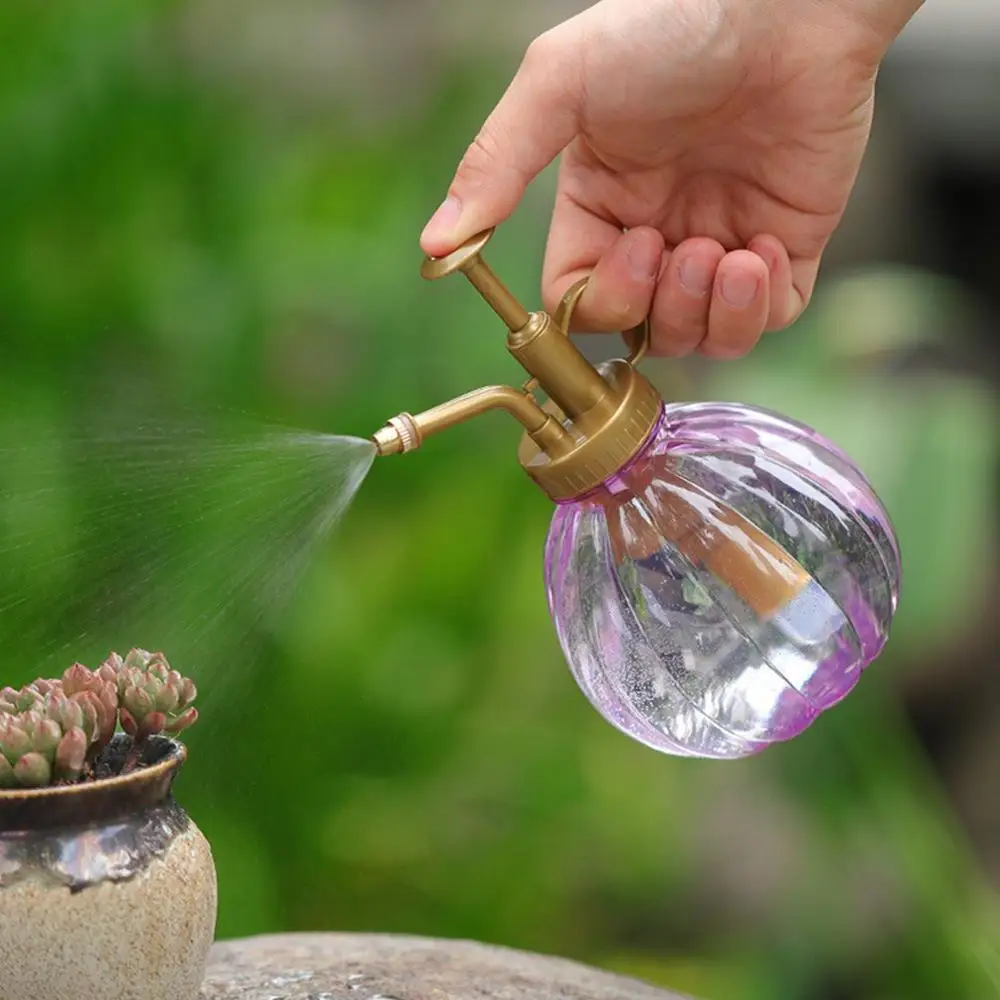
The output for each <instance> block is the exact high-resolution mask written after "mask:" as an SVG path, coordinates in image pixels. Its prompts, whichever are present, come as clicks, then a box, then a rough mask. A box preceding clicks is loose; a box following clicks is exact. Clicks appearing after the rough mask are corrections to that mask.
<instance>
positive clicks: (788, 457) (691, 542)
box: [545, 403, 900, 758]
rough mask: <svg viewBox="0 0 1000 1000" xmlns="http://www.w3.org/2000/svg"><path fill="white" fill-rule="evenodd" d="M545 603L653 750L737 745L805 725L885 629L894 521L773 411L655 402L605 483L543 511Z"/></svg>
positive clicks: (733, 753)
mask: <svg viewBox="0 0 1000 1000" xmlns="http://www.w3.org/2000/svg"><path fill="white" fill-rule="evenodd" d="M545 572H546V585H547V591H548V600H549V608H550V611H551V613H552V617H553V620H554V622H555V625H556V630H557V633H558V635H559V641H560V643H561V645H562V648H563V651H564V653H565V655H566V657H567V659H568V661H569V664H570V667H571V669H572V671H573V675H574V677H575V678H576V680H577V683H578V684H579V685H580V687H581V689H582V690H583V691H584V693H585V694H586V696H587V697H588V698H589V700H590V701H591V703H592V704H593V705H594V707H595V708H596V709H597V710H598V711H599V712H600V713H601V715H603V716H604V717H605V718H607V719H608V720H609V721H610V722H612V723H613V724H614V725H615V726H617V727H618V728H619V729H621V730H622V731H624V732H625V733H627V734H628V735H630V736H632V737H633V738H635V739H637V740H639V741H641V742H642V743H645V744H646V745H648V746H650V747H652V748H653V749H656V750H660V751H663V752H665V753H671V754H676V755H681V756H691V757H715V758H735V757H744V756H748V755H750V754H753V753H756V752H758V751H760V750H762V749H764V748H765V747H767V746H768V745H770V744H771V743H774V742H777V741H780V740H787V739H790V738H792V737H794V736H796V735H798V734H799V733H801V732H802V731H803V730H804V729H806V728H807V727H808V726H809V725H810V724H811V723H812V722H813V721H814V720H815V719H816V718H817V716H818V715H819V714H820V713H821V712H823V711H824V710H825V709H828V708H830V707H831V706H832V705H834V704H836V703H837V702H838V701H840V700H841V699H842V698H843V697H844V696H845V695H847V693H848V692H849V691H850V690H851V689H852V688H853V687H854V685H855V684H856V683H857V682H858V679H859V677H860V675H861V672H862V670H864V668H865V667H866V666H867V665H868V664H869V663H871V661H872V660H873V659H875V657H876V656H877V655H878V654H879V652H880V651H881V649H882V647H883V646H884V644H885V642H886V638H887V636H888V632H889V626H890V622H891V620H892V617H893V615H894V613H895V611H896V605H897V600H898V594H899V585H900V559H899V549H898V546H897V543H896V539H895V536H894V533H893V529H892V526H891V523H890V521H889V517H888V515H887V514H886V512H885V510H884V508H883V507H882V505H881V503H880V502H879V500H878V498H877V496H876V495H875V493H874V491H873V489H872V487H871V486H870V485H869V483H868V482H867V480H866V479H865V478H864V476H863V475H862V474H861V472H860V471H859V470H858V469H857V468H856V467H855V466H854V465H853V464H852V462H851V461H850V460H849V459H848V458H847V456H846V455H844V453H843V452H842V451H840V449H839V448H837V447H836V446H835V445H834V444H832V443H831V442H830V441H827V440H826V439H824V438H823V437H821V436H820V435H819V434H817V433H816V432H815V431H813V430H811V429H809V428H808V427H805V426H803V425H802V424H799V423H796V422H794V421H792V420H788V419H787V418H785V417H782V416H779V415H777V414H774V413H770V412H768V411H766V410H761V409H756V408H754V407H749V406H742V405H737V404H729V403H695V404H681V405H670V406H665V407H664V410H663V413H662V415H661V418H660V420H659V423H658V424H657V426H656V428H655V430H654V431H653V433H652V435H651V436H650V438H649V440H648V442H647V443H646V445H645V446H644V447H643V448H642V450H641V451H640V452H639V454H638V455H637V456H636V458H634V459H633V460H632V462H631V463H630V464H629V465H628V466H627V467H626V468H625V469H623V470H622V471H621V472H620V473H619V474H618V475H617V476H616V477H615V478H614V479H613V480H610V481H608V482H606V483H605V484H604V485H603V486H602V487H600V488H599V489H598V490H596V491H594V492H592V493H590V494H588V495H587V496H585V497H582V498H579V499H577V500H575V501H573V502H571V503H565V504H561V505H560V506H559V507H558V508H557V510H556V513H555V516H554V517H553V520H552V525H551V528H550V531H549V537H548V542H547V545H546V554H545Z"/></svg>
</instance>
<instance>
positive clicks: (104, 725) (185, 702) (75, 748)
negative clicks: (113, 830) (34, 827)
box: [0, 649, 198, 788]
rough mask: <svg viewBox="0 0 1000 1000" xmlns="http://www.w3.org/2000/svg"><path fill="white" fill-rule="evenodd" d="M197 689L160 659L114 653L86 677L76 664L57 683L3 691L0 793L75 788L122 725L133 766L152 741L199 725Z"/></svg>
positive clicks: (139, 653)
mask: <svg viewBox="0 0 1000 1000" xmlns="http://www.w3.org/2000/svg"><path fill="white" fill-rule="evenodd" d="M196 696H197V689H196V688H195V686H194V683H193V682H192V681H190V680H189V679H187V678H185V677H183V676H181V674H180V673H178V672H177V671H176V670H173V669H172V668H171V667H170V664H169V663H168V662H167V659H166V657H165V656H164V655H163V654H162V653H149V652H147V651H146V650H143V649H133V650H132V651H131V652H130V653H129V654H128V656H126V657H125V658H124V659H123V658H122V657H121V656H119V655H118V654H117V653H112V654H111V655H110V656H109V657H108V658H107V659H106V660H105V661H104V663H102V664H101V665H100V667H98V669H97V670H93V671H92V670H90V669H88V668H87V667H85V666H84V665H83V664H82V663H75V664H73V666H71V667H70V668H69V669H68V670H66V671H65V673H64V674H63V675H62V677H60V678H58V679H54V680H46V679H41V678H40V679H38V680H36V681H33V682H32V683H31V684H27V685H25V686H24V687H23V688H21V689H20V690H18V689H15V688H11V687H6V688H3V689H2V690H0V788H17V787H24V788H36V787H41V786H44V785H49V784H53V783H66V782H74V781H78V780H79V779H80V778H81V777H83V776H86V775H87V774H88V773H89V772H90V770H91V769H92V767H93V764H94V762H95V761H96V759H97V757H98V756H99V754H100V753H101V751H102V750H103V749H104V748H105V747H106V746H107V745H108V743H109V742H110V741H111V739H112V737H113V736H114V734H115V730H116V728H117V726H118V725H119V723H120V724H121V727H122V729H123V730H124V731H125V732H126V733H127V734H128V736H130V737H131V738H132V741H133V754H132V755H131V756H132V757H133V758H136V759H137V756H138V754H137V753H136V751H137V750H139V749H140V748H141V746H142V745H143V743H144V742H145V741H146V740H147V739H148V738H149V737H150V736H155V735H158V734H160V733H168V734H170V735H176V734H177V733H180V732H181V731H182V730H184V729H187V728H188V727H189V726H190V725H192V724H193V723H194V722H195V721H196V720H197V718H198V710H197V709H196V708H194V706H193V704H192V703H193V702H194V699H195V697H196Z"/></svg>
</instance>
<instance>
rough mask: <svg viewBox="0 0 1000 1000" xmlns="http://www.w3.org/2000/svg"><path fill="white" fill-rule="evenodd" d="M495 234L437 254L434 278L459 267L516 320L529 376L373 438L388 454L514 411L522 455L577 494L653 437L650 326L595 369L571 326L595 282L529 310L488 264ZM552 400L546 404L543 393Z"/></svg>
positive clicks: (558, 486)
mask: <svg viewBox="0 0 1000 1000" xmlns="http://www.w3.org/2000/svg"><path fill="white" fill-rule="evenodd" d="M492 235H493V230H492V229H490V230H487V231H486V232H484V233H480V234H479V235H478V236H475V237H473V239H471V240H469V241H468V242H467V243H465V244H463V245H462V246H461V247H459V248H458V249H457V250H456V251H455V252H454V253H451V254H448V256H446V257H428V258H426V259H425V260H424V263H423V266H422V267H421V270H420V273H421V274H422V275H423V277H424V278H427V279H428V280H436V279H438V278H444V277H446V276H448V275H449V274H454V273H455V272H456V271H459V272H461V273H462V274H464V275H465V276H466V278H468V279H469V281H470V282H471V283H472V284H473V286H474V287H475V289H476V290H477V291H478V292H479V294H480V295H481V296H482V297H483V298H484V299H485V300H486V302H487V303H488V304H489V305H490V307H491V308H492V309H493V311H494V312H495V313H496V314H497V315H498V316H499V317H500V319H502V320H503V322H504V323H505V324H506V326H507V331H508V333H507V350H508V351H509V352H510V353H511V354H512V355H513V357H514V358H515V360H516V361H517V362H518V363H519V364H520V365H521V366H522V367H523V368H524V369H525V371H526V372H527V373H528V375H529V376H530V378H529V379H528V381H527V382H525V384H524V385H523V386H521V388H520V389H515V388H513V387H512V386H488V387H486V388H483V389H476V390H474V391H473V392H470V393H467V394H466V395H464V396H460V397H459V398H458V399H453V400H450V401H449V402H447V403H442V404H441V405H440V406H435V407H433V408H432V409H430V410H425V411H424V412H423V413H418V414H416V415H415V416H413V415H411V414H409V413H401V414H399V416H396V417H393V418H392V419H391V420H390V421H389V422H388V423H387V424H386V425H385V426H384V427H383V428H381V429H380V430H379V431H377V432H376V433H375V435H374V437H373V440H374V442H375V446H376V447H377V449H378V453H379V454H380V455H397V454H400V453H402V452H407V451H413V450H414V449H415V448H418V447H420V445H421V443H422V442H423V440H424V438H425V437H427V435H429V434H434V433H436V432H437V431H440V430H444V429H445V428H446V427H452V426H454V425H455V424H458V423H462V422H464V421H466V420H468V419H469V418H471V417H474V416H477V415H478V414H480V413H485V412H487V411H488V410H497V409H501V410H506V411H507V412H508V413H510V414H511V415H512V416H513V417H514V418H515V419H516V420H518V421H519V422H520V423H521V425H522V426H523V427H524V429H525V434H524V437H523V439H522V441H521V446H520V449H519V451H518V459H519V461H520V463H521V466H522V468H523V469H524V470H525V472H527V473H528V475H529V476H531V478H532V479H534V480H535V482H536V483H538V485H539V486H540V487H541V488H542V489H543V490H544V491H545V492H546V493H547V494H548V495H549V496H550V497H551V498H552V499H553V500H570V499H572V498H574V497H577V496H580V495H581V494H583V493H586V492H588V491H589V490H592V489H594V488H595V487H596V486H599V485H600V484H601V483H603V482H605V481H606V480H608V479H609V478H611V477H612V476H614V475H615V473H617V472H618V471H619V470H620V469H621V468H622V466H624V465H625V464H626V463H628V461H629V460H630V459H631V458H632V457H633V455H635V454H636V452H637V451H638V450H639V449H640V448H641V447H642V445H643V443H644V442H645V441H646V439H647V438H648V437H649V435H650V433H651V432H652V430H653V428H654V426H655V425H656V421H657V418H658V417H659V414H660V410H661V408H662V406H663V400H662V398H661V397H660V394H659V393H658V392H657V391H656V389H654V388H653V386H652V385H651V384H650V382H649V381H648V380H647V379H646V378H644V377H643V376H642V375H640V374H639V372H638V371H636V369H635V367H634V366H635V364H636V363H637V362H638V360H639V358H640V357H641V356H642V354H643V353H644V352H645V349H646V344H647V340H648V333H649V330H648V325H644V326H643V329H642V333H643V337H642V339H641V342H640V345H639V347H638V348H637V350H636V351H635V352H633V354H632V356H631V357H629V358H628V359H626V360H619V361H612V362H610V363H608V364H606V365H602V366H601V368H600V370H598V369H597V368H595V367H594V365H592V364H591V363H590V362H589V361H588V360H587V359H586V358H585V357H584V356H583V354H582V353H581V352H580V351H579V350H578V349H577V347H576V346H575V345H574V344H573V342H572V340H570V337H569V326H570V320H571V318H572V314H573V309H574V308H575V306H576V304H577V302H578V301H579V298H580V296H581V295H582V294H583V291H584V289H585V288H586V285H587V279H586V278H584V279H583V280H581V281H579V282H577V283H576V284H575V285H574V286H573V287H572V288H570V290H569V291H568V292H567V293H566V295H565V296H564V297H563V300H562V302H561V303H560V305H559V308H558V309H557V310H556V312H555V315H554V316H550V315H549V314H548V313H547V312H544V311H543V310H539V311H537V312H531V313H529V312H528V311H527V310H526V309H525V308H524V307H523V306H522V305H521V304H520V303H519V302H518V301H517V299H516V298H515V297H514V296H513V295H512V294H511V292H510V291H509V290H508V289H507V287H506V286H505V285H504V284H503V282H502V281H500V279H499V278H498V277H497V276H496V274H494V273H493V271H492V269H491V268H490V267H489V265H488V264H487V263H486V261H484V260H483V257H482V250H483V247H485V246H486V244H487V242H489V240H490V237H491V236H492ZM537 390H541V391H542V392H544V393H545V395H546V396H547V397H548V399H547V400H546V401H545V402H544V403H540V402H539V401H538V400H537V399H536V397H535V392H536V391H537Z"/></svg>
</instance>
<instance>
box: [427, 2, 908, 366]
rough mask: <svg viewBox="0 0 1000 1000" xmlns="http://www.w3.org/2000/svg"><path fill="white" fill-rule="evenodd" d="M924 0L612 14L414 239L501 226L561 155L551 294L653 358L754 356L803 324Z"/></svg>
mask: <svg viewBox="0 0 1000 1000" xmlns="http://www.w3.org/2000/svg"><path fill="white" fill-rule="evenodd" d="M921 2H922V0H822V2H816V0H602V2H600V3H597V4H595V5H594V6H592V7H590V8H589V9H587V10H585V11H584V12H583V13H581V14H580V15H578V16H577V17H574V18H572V19H571V20H569V21H566V22H565V23H563V24H561V25H559V26H558V27H556V28H554V29H552V30H551V31H549V32H547V33H546V34H544V35H542V36H540V37H539V38H538V39H536V40H535V42H533V43H532V45H531V46H530V47H529V48H528V51H527V54H526V56H525V58H524V61H523V62H522V64H521V67H520V69H519V71H518V73H517V75H516V76H515V78H514V80H513V82H512V83H511V85H510V87H509V88H508V90H507V92H506V93H505V94H504V96H503V98H502V99H501V101H500V103H499V104H498V105H497V107H496V109H495V110H494V111H493V113H492V114H491V115H490V117H489V119H488V120H487V121H486V123H485V125H484V126H483V128H482V130H481V132H480V133H479V135H478V136H477V138H476V140H475V142H474V143H473V144H472V145H471V146H470V147H469V149H468V151H467V153H466V155H465V157H464V158H463V160H462V162H461V164H460V165H459V167H458V171H457V173H456V175H455V178H454V180H453V182H452V185H451V188H450V190H449V195H448V198H447V199H446V200H445V202H444V203H443V205H442V206H441V207H440V208H439V209H438V211H437V213H436V214H435V216H434V217H433V218H432V220H431V221H430V222H429V223H428V225H427V228H426V229H425V230H424V233H423V235H422V237H421V245H422V247H423V249H424V251H425V252H427V253H429V254H432V255H434V256H441V255H443V254H446V253H449V252H451V251H452V250H454V249H455V248H456V247H457V246H458V245H459V244H461V243H462V242H464V241H465V240H466V239H468V238H469V237H471V236H473V235H475V234H476V233H477V232H480V231H481V230H483V229H487V228H489V227H491V226H495V225H497V224H499V223H500V222H502V221H503V220H504V219H505V218H507V217H508V216H509V215H510V214H511V212H512V211H513V210H514V208H515V207H516V206H517V204H518V202H519V201H520V199H521V197H522V195H523V194H524V191H525V188H526V187H527V185H528V184H529V183H530V182H531V181H532V180H533V179H534V178H535V177H536V176H537V174H538V173H540V172H541V170H542V169H544V167H545V166H547V165H548V164H549V163H550V162H551V161H552V160H553V159H555V158H556V157H557V156H558V155H559V154H560V153H562V154H563V155H562V162H561V165H560V170H559V178H558V189H557V194H556V202H555V208H554V212H553V216H552V223H551V229H550V232H549V239H548V244H547V247H546V255H545V266H544V270H543V276H542V286H543V287H542V292H543V299H544V302H545V304H546V307H547V308H549V309H550V310H551V309H553V308H554V307H555V305H556V303H557V302H558V301H559V299H560V298H561V296H562V295H563V294H564V292H565V291H566V290H567V288H568V287H569V286H570V285H571V284H572V283H573V282H575V281H576V280H578V279H579V278H580V277H582V276H584V275H587V274H590V275H591V282H590V284H589V286H588V288H587V291H586V292H585V294H584V295H583V297H582V299H581V301H580V304H579V305H578V307H577V310H576V312H575V314H574V321H575V323H576V324H577V325H578V326H579V328H580V329H589V330H612V329H627V328H629V327H632V326H635V325H636V324H637V323H639V322H641V321H642V320H643V319H645V318H646V317H647V316H648V317H649V319H650V321H651V325H652V331H653V339H652V348H653V351H654V352H655V353H659V354H664V355H670V356H675V357H676V356H681V355H685V354H688V353H690V352H692V351H694V350H698V351H700V352H701V353H703V354H706V355H709V356H712V357H716V358H733V357H738V356H741V355H743V354H745V353H746V352H747V351H749V350H750V349H751V348H752V347H753V345H754V344H755V343H756V342H757V340H758V338H759V337H760V335H761V333H762V332H763V331H765V330H778V329H782V328H784V327H786V326H788V325H789V324H790V323H792V322H793V321H794V320H795V319H797V318H798V316H799V315H800V313H801V312H802V310H803V309H804V308H805V307H806V305H807V303H808V301H809V298H810V295H811V294H812V290H813V286H814V284H815V282H816V276H817V272H818V269H819V265H820V259H821V257H822V254H823V251H824V249H825V247H826V245H827V242H828V241H829V239H830V237H831V235H832V234H833V232H834V230H835V228H836V226H837V225H838V223H839V222H840V219H841V217H842V215H843V212H844V209H845V207H846V204H847V200H848V197H849V195H850V192H851V189H852V187H853V185H854V182H855V179H856V177H857V172H858V168H859V166H860V164H861V159H862V155H863V153H864V150H865V146H866V144H867V141H868V135H869V130H870V126H871V121H872V106H873V94H874V83H875V76H876V72H877V69H878V66H879V63H880V61H881V59H882V57H883V55H884V54H885V51H886V49H887V48H888V47H889V45H890V44H891V42H892V40H893V39H894V38H895V36H896V34H898V32H899V31H900V30H901V29H902V27H903V26H904V25H905V23H906V21H907V20H908V19H909V17H910V16H912V14H913V13H915V12H916V10H917V9H918V8H919V6H920V4H921Z"/></svg>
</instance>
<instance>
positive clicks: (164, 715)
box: [118, 649, 198, 740]
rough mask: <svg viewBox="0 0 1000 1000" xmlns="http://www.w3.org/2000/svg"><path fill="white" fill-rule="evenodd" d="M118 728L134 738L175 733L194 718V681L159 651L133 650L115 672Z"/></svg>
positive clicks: (196, 712) (196, 717) (195, 719)
mask: <svg viewBox="0 0 1000 1000" xmlns="http://www.w3.org/2000/svg"><path fill="white" fill-rule="evenodd" d="M118 692H119V700H120V708H119V710H118V712H119V716H120V718H121V724H122V729H124V730H125V732H126V733H128V734H129V736H132V737H134V738H135V739H137V740H142V739H145V738H146V737H149V736H153V735H155V734H156V733H170V734H171V735H176V734H177V733H180V732H181V731H182V730H184V729H187V727H188V726H190V725H193V724H194V723H195V722H196V721H197V719H198V709H196V708H194V707H193V706H192V702H193V701H194V699H195V698H196V697H197V695H198V691H197V688H195V686H194V683H193V682H192V681H190V680H188V679H187V678H185V677H182V676H181V675H180V674H179V673H178V672H177V671H176V670H172V669H171V668H170V664H169V663H168V662H167V658H166V657H165V656H164V655H163V654H162V653H147V652H146V650H144V649H133V650H132V651H131V652H130V653H129V654H128V656H126V657H125V660H124V662H123V663H122V666H121V668H120V669H119V671H118Z"/></svg>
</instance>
